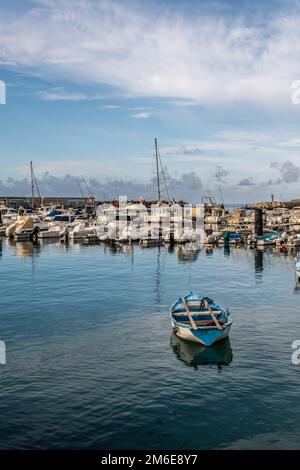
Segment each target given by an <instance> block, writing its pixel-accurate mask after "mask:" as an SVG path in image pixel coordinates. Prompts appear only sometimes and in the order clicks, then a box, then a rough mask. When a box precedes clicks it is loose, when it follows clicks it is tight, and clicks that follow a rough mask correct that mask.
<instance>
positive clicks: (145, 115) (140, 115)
mask: <svg viewBox="0 0 300 470" xmlns="http://www.w3.org/2000/svg"><path fill="white" fill-rule="evenodd" d="M150 116H151V113H149V112H148V111H144V112H141V113H136V114H131V115H130V117H132V118H135V119H148V118H149V117H150Z"/></svg>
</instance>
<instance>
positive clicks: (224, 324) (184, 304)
mask: <svg viewBox="0 0 300 470" xmlns="http://www.w3.org/2000/svg"><path fill="white" fill-rule="evenodd" d="M170 318H171V323H172V327H173V331H174V333H176V334H177V335H178V336H179V337H180V338H182V339H185V340H187V341H192V342H195V343H199V344H202V345H204V346H212V345H213V344H214V343H216V342H217V341H220V340H222V339H224V338H226V337H227V336H228V334H229V331H230V327H231V325H232V318H231V316H230V313H229V311H228V310H225V309H223V308H222V307H220V306H219V305H217V304H215V303H214V301H213V300H211V299H209V298H208V297H202V296H201V295H198V294H193V293H192V292H191V293H190V294H188V295H186V296H185V297H179V298H178V299H177V300H176V302H174V304H173V305H172V307H171V310H170Z"/></svg>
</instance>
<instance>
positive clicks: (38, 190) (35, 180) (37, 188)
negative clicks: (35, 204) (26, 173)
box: [32, 168, 42, 200]
mask: <svg viewBox="0 0 300 470" xmlns="http://www.w3.org/2000/svg"><path fill="white" fill-rule="evenodd" d="M32 173H33V179H34V184H35V187H36V190H37V193H38V195H39V198H40V199H41V200H42V198H41V193H40V189H39V185H38V183H37V179H36V176H35V172H34V169H33V168H32Z"/></svg>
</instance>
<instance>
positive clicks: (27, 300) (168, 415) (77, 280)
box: [0, 240, 300, 449]
mask: <svg viewBox="0 0 300 470" xmlns="http://www.w3.org/2000/svg"><path fill="white" fill-rule="evenodd" d="M1 243H2V255H1V256H0V281H1V283H0V286H1V287H0V288H1V296H0V339H2V340H4V341H5V342H6V347H7V364H6V365H5V366H4V365H1V366H0V377H1V388H0V429H1V439H0V447H1V448H2V449H8V448H20V449H28V448H56V449H60V448H82V449H91V448H97V449H104V448H109V449H138V448H142V449H162V448H172V449H191V448H194V449H207V448H209V449H210V448H260V447H263V448H287V447H289V448H291V447H295V448H300V400H299V396H300V365H299V366H295V365H293V364H292V362H291V354H292V349H291V343H292V342H293V341H294V340H295V339H300V295H299V293H300V290H297V289H296V286H295V277H294V272H293V261H294V256H292V255H285V254H278V253H274V252H272V251H269V252H265V253H263V252H259V251H250V250H248V249H246V248H241V249H235V248H233V249H230V251H226V250H225V251H224V248H218V249H215V250H214V251H213V252H207V251H206V250H205V249H204V250H201V251H199V252H198V253H190V252H185V251H184V249H183V248H179V249H175V250H174V251H169V250H168V249H167V248H164V247H162V248H146V249H142V248H139V246H134V247H127V246H126V247H124V248H123V249H122V248H120V249H117V250H116V249H113V248H108V247H105V246H88V247H84V246H81V245H77V244H76V245H69V246H67V245H64V244H60V243H46V244H43V245H37V246H34V245H32V244H31V243H20V242H19V243H12V242H9V241H8V240H3V241H2V242H1ZM190 290H194V291H195V292H200V293H203V294H205V295H208V296H210V297H212V298H213V299H214V300H215V301H216V302H218V303H220V304H221V305H223V306H226V307H229V308H230V310H231V311H232V316H233V319H234V324H233V327H232V330H231V334H230V341H226V342H225V343H220V344H219V345H218V346H216V347H214V348H212V349H209V350H205V349H204V348H201V347H198V346H196V345H191V344H188V343H184V342H182V341H180V340H179V339H178V338H176V337H174V336H172V334H171V328H170V323H169V306H170V304H171V303H172V302H173V301H174V300H175V299H176V298H177V297H178V295H180V294H185V293H186V292H188V291H190Z"/></svg>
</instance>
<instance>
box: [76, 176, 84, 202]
mask: <svg viewBox="0 0 300 470" xmlns="http://www.w3.org/2000/svg"><path fill="white" fill-rule="evenodd" d="M76 181H77V184H78V187H79V190H80V192H81V195H82V197H83V199H84V194H83V191H82V188H81V185H80V181H79V180H78V179H76Z"/></svg>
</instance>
